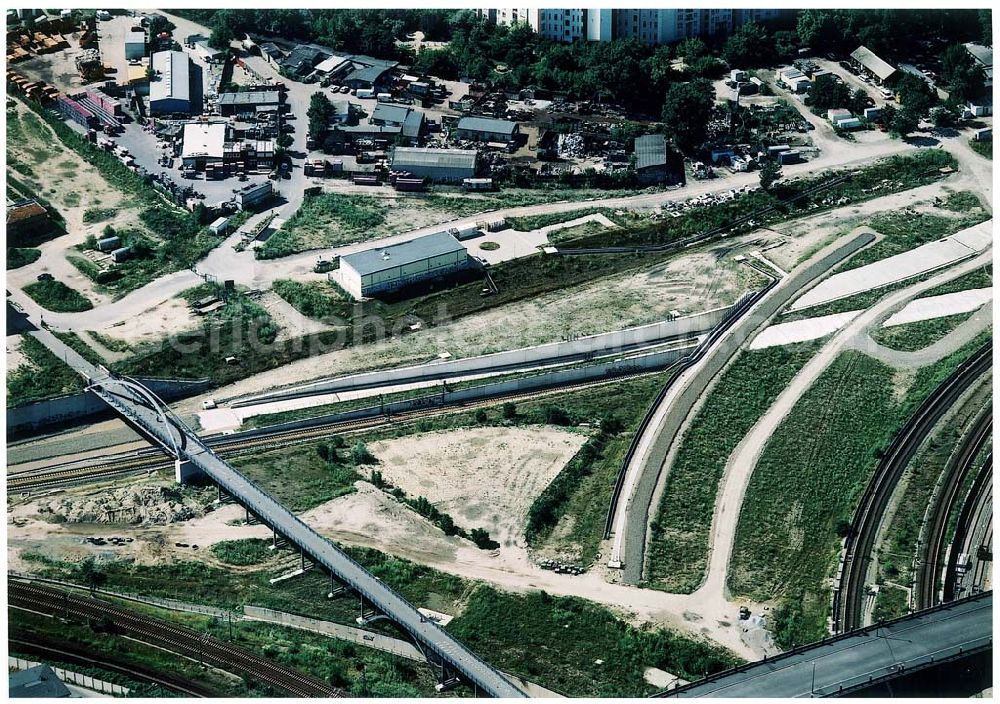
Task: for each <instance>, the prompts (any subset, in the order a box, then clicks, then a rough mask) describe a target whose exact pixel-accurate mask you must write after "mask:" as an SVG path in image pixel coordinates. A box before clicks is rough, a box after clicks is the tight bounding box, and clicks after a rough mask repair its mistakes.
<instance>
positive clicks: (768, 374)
mask: <svg viewBox="0 0 1000 704" xmlns="http://www.w3.org/2000/svg"><path fill="white" fill-rule="evenodd" d="M819 347H820V343H819V342H817V341H812V342H803V343H799V344H796V345H788V346H780V347H769V348H765V349H762V350H753V351H747V352H743V353H741V354H740V355H739V356H738V357H737V358H736V360H735V361H734V362H733V364H732V365H731V366H730V367H729V368H728V369H726V370H725V372H723V374H722V376H721V377H720V378H719V380H718V382H717V383H716V385H715V387H714V388H713V389H712V390H711V392H710V393H709V395H708V397H707V399H706V401H705V404H704V405H703V406H702V407H701V409H700V410H699V411H698V413H697V414H696V415H695V416H694V419H693V420H692V422H691V424H690V427H689V428H688V430H687V432H685V433H684V435H683V436H682V437H681V440H680V446H679V448H678V451H677V456H676V459H675V460H674V463H673V465H672V466H671V467H670V471H669V473H668V475H667V479H666V484H665V486H664V491H663V496H662V498H661V499H660V504H659V507H658V508H657V514H656V520H655V521H654V522H653V525H652V531H651V538H650V546H649V553H648V554H649V557H648V565H649V579H650V582H651V586H653V587H654V588H656V589H664V590H666V591H670V592H680V593H685V594H689V593H691V592H693V591H694V590H695V589H697V588H698V586H699V585H700V584H701V581H702V579H703V577H704V573H705V569H706V567H707V565H708V551H709V545H708V543H709V533H710V531H711V527H712V514H713V511H714V507H715V501H716V497H717V494H718V489H719V481H720V480H721V479H722V474H723V471H724V470H725V468H726V461H727V460H728V459H729V456H730V455H731V454H732V453H733V450H735V449H736V446H737V445H738V444H739V442H740V441H741V440H742V439H743V437H744V436H745V435H746V434H747V433H748V432H749V431H750V429H751V428H752V427H753V425H754V424H755V423H756V422H757V421H758V420H759V419H760V417H761V416H762V415H763V414H764V412H765V411H767V409H768V408H770V406H771V404H772V403H773V402H774V399H776V398H777V397H778V395H779V394H780V393H781V391H782V390H783V389H784V388H785V386H787V384H788V382H790V381H791V380H792V378H793V377H794V376H795V375H796V374H797V373H798V371H799V370H800V369H802V367H803V366H805V364H806V362H808V361H809V360H810V359H811V358H812V356H813V355H814V354H815V353H816V351H817V350H818V349H819Z"/></svg>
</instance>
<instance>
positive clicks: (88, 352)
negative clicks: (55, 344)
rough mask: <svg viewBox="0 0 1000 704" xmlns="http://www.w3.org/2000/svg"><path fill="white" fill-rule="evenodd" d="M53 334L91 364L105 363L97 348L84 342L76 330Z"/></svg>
mask: <svg viewBox="0 0 1000 704" xmlns="http://www.w3.org/2000/svg"><path fill="white" fill-rule="evenodd" d="M52 334H53V335H55V336H56V337H57V338H59V340H60V341H61V342H63V343H64V344H65V345H67V346H68V347H69V348H70V349H72V350H73V351H74V352H76V353H77V354H78V355H80V356H81V357H83V358H84V359H85V360H87V361H88V362H90V363H91V364H95V365H103V364H104V362H105V360H104V358H103V357H102V356H101V355H100V354H99V353H98V352H97V350H95V349H94V348H93V347H91V346H90V345H88V344H87V343H86V342H84V340H83V338H81V337H80V336H79V335H77V334H76V333H75V332H54V333H52Z"/></svg>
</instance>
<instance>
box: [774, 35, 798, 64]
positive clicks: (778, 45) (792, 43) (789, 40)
mask: <svg viewBox="0 0 1000 704" xmlns="http://www.w3.org/2000/svg"><path fill="white" fill-rule="evenodd" d="M798 53H799V36H798V35H797V34H796V33H795V32H793V31H791V30H787V29H781V30H778V31H777V32H775V33H774V54H775V57H776V58H777V59H778V60H780V61H791V60H792V59H794V58H795V57H796V56H798Z"/></svg>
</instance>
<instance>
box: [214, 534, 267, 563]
mask: <svg viewBox="0 0 1000 704" xmlns="http://www.w3.org/2000/svg"><path fill="white" fill-rule="evenodd" d="M211 550H212V554H213V555H215V557H217V558H219V560H221V561H222V562H225V563H226V564H227V565H236V566H237V567H246V566H247V565H259V564H260V563H262V562H267V560H269V559H270V558H272V557H274V555H275V552H274V551H273V550H271V542H270V541H269V540H264V539H263V538H242V539H240V540H223V541H221V542H218V543H213V544H212V548H211Z"/></svg>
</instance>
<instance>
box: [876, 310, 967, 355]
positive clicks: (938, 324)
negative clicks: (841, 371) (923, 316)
mask: <svg viewBox="0 0 1000 704" xmlns="http://www.w3.org/2000/svg"><path fill="white" fill-rule="evenodd" d="M972 315H974V312H973V313H959V314H958V315H946V316H944V317H943V318H931V319H930V320H919V321H917V322H915V323H907V324H906V325H894V326H892V327H890V328H878V329H877V330H875V331H873V332H872V334H871V337H872V339H873V340H875V342H877V343H879V344H880V345H883V346H885V347H888V348H890V349H893V350H899V351H900V352H915V351H916V350H922V349H923V348H925V347H929V346H930V345H933V344H934V343H935V342H937V341H938V340H940V339H942V338H944V337H945V336H946V335H948V334H949V333H951V332H952V331H953V330H954V329H955V328H957V327H958V326H959V325H961V324H962V323H964V322H965V321H966V320H968V319H969V318H970V317H972Z"/></svg>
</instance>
